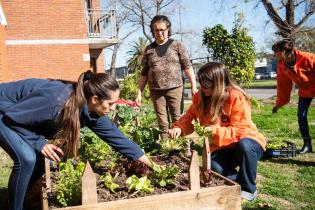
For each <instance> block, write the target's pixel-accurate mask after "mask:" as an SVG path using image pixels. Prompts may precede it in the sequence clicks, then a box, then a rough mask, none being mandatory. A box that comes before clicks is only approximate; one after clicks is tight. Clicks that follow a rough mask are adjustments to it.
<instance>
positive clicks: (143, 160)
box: [138, 155, 152, 167]
mask: <svg viewBox="0 0 315 210" xmlns="http://www.w3.org/2000/svg"><path fill="white" fill-rule="evenodd" d="M138 160H139V161H140V162H142V163H144V164H146V165H147V166H149V167H152V161H151V160H150V159H149V158H148V156H146V155H142V156H141V157H140V158H139V159H138Z"/></svg>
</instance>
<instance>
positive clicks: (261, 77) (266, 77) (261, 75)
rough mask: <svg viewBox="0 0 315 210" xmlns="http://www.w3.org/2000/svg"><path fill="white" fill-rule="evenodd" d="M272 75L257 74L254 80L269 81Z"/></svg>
mask: <svg viewBox="0 0 315 210" xmlns="http://www.w3.org/2000/svg"><path fill="white" fill-rule="evenodd" d="M269 78H270V75H269V73H255V77H254V79H256V80H260V79H269Z"/></svg>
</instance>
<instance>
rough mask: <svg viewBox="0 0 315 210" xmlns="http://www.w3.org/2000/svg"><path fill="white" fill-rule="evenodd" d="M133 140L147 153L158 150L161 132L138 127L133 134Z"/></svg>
mask: <svg viewBox="0 0 315 210" xmlns="http://www.w3.org/2000/svg"><path fill="white" fill-rule="evenodd" d="M132 137H133V140H134V141H135V142H136V143H137V144H139V146H140V147H141V148H142V149H144V150H145V151H146V152H150V151H152V150H154V149H156V141H157V140H158V137H159V131H158V130H157V129H155V128H147V127H137V128H136V129H135V130H134V132H133V135H132Z"/></svg>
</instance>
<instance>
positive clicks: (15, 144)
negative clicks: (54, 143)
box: [0, 114, 45, 210]
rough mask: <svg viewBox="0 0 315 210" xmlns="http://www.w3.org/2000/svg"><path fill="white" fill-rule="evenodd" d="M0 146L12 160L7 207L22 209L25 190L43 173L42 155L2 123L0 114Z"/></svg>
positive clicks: (15, 209) (12, 209)
mask: <svg viewBox="0 0 315 210" xmlns="http://www.w3.org/2000/svg"><path fill="white" fill-rule="evenodd" d="M0 146H1V147H2V148H3V149H4V150H5V151H6V153H8V154H9V155H10V157H11V158H12V160H13V161H14V165H13V169H12V172H11V175H10V179H9V185H8V191H9V209H10V210H22V209H23V202H24V197H25V194H26V191H27V189H28V187H29V186H31V185H33V184H34V183H35V182H36V181H37V180H38V179H39V178H40V176H41V175H43V173H44V164H45V162H44V156H43V155H42V154H40V153H38V152H37V151H36V150H35V149H34V148H32V147H31V146H30V145H29V144H27V143H26V142H25V141H24V140H23V139H22V138H21V137H20V136H19V135H18V134H17V133H16V132H15V131H13V130H12V129H10V128H9V127H7V126H6V124H4V122H3V120H2V114H0Z"/></svg>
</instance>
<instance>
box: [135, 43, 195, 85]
mask: <svg viewBox="0 0 315 210" xmlns="http://www.w3.org/2000/svg"><path fill="white" fill-rule="evenodd" d="M142 65H143V69H142V72H141V75H143V76H147V77H148V83H149V87H150V89H155V90H166V89H170V88H175V87H180V86H182V85H183V81H182V75H181V69H183V70H185V69H187V68H190V67H191V66H192V65H191V62H190V59H189V56H188V52H187V50H186V49H185V47H184V45H183V44H182V43H181V42H179V41H176V40H173V39H168V41H167V42H166V43H165V44H163V45H157V44H156V43H155V42H153V43H151V44H150V45H148V46H147V47H146V49H145V51H144V56H143V61H142Z"/></svg>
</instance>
